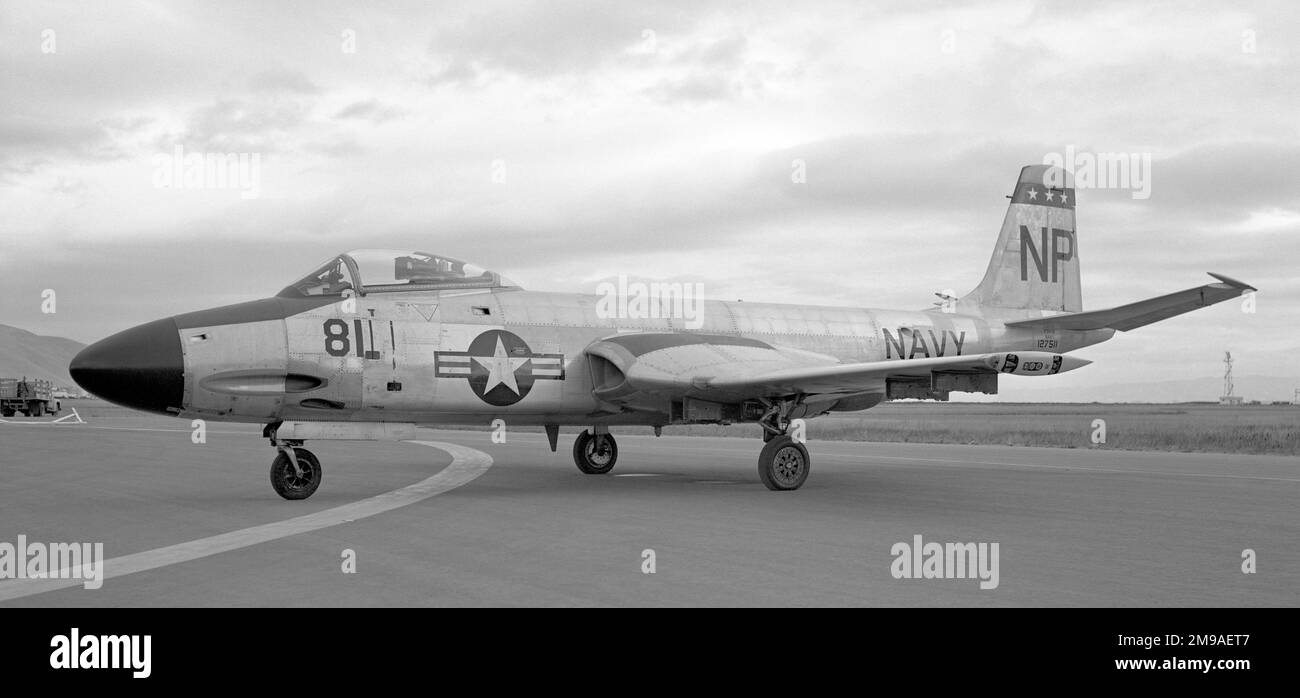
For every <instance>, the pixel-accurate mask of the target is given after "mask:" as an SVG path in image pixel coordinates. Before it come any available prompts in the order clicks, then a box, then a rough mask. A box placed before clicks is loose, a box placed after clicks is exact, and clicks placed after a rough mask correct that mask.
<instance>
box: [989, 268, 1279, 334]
mask: <svg viewBox="0 0 1300 698" xmlns="http://www.w3.org/2000/svg"><path fill="white" fill-rule="evenodd" d="M1210 276H1213V277H1214V278H1216V279H1218V280H1219V283H1217V284H1206V285H1204V286H1198V287H1196V288H1189V289H1187V290H1186V291H1178V292H1176V293H1170V294H1169V295H1165V296H1160V297H1158V298H1150V299H1147V300H1144V301H1138V302H1136V303H1129V304H1128V305H1121V306H1118V307H1115V308H1109V309H1107V310H1090V311H1088V312H1086V313H1070V314H1067V315H1054V316H1052V317H1045V318H1034V319H1032V320H1017V321H1015V322H1008V323H1007V327H1015V328H1025V329H1045V330H1047V329H1051V330H1080V331H1082V330H1104V329H1113V330H1120V331H1128V330H1132V329H1136V328H1138V327H1142V326H1144V325H1150V324H1151V323H1153V322H1159V321H1161V320H1165V319H1168V318H1171V317H1174V316H1175V315H1182V314H1183V313H1188V312H1191V311H1193V310H1196V309H1197V308H1204V307H1205V306H1207V305H1214V304H1215V303H1219V302H1222V301H1226V300H1229V299H1232V298H1236V297H1237V296H1240V295H1241V294H1243V293H1246V292H1248V291H1254V290H1255V287H1254V286H1251V285H1249V284H1245V283H1242V282H1240V281H1237V280H1236V279H1233V278H1229V277H1227V276H1223V275H1221V274H1215V273H1213V272H1211V273H1210Z"/></svg>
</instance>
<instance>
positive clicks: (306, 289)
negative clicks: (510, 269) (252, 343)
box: [280, 250, 519, 296]
mask: <svg viewBox="0 0 1300 698" xmlns="http://www.w3.org/2000/svg"><path fill="white" fill-rule="evenodd" d="M518 287H519V286H518V285H517V284H516V283H515V282H513V281H511V280H510V279H507V278H506V277H504V276H501V275H500V274H498V273H496V272H494V271H488V270H487V269H484V268H482V267H479V266H476V265H473V264H470V263H468V262H462V261H460V260H459V259H452V258H451V257H443V256H441V255H434V254H429V253H427V252H407V251H402V250H353V251H352V252H348V253H347V254H342V255H339V256H337V257H335V258H334V259H331V260H330V261H328V262H326V263H325V264H322V265H321V266H320V267H318V268H317V269H316V270H315V271H313V272H312V273H310V274H308V275H307V276H305V277H303V278H302V280H300V281H297V282H295V283H293V284H291V285H289V286H288V287H286V288H285V289H284V290H283V291H281V292H280V295H281V296H337V295H341V294H342V293H343V292H344V291H348V290H351V291H353V292H354V293H357V294H359V295H365V294H367V293H391V292H394V291H442V290H448V289H472V288H518Z"/></svg>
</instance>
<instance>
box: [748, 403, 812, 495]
mask: <svg viewBox="0 0 1300 698" xmlns="http://www.w3.org/2000/svg"><path fill="white" fill-rule="evenodd" d="M785 412H786V410H785V409H783V406H782V405H779V404H774V405H772V407H771V408H770V409H769V410H768V411H767V414H765V415H763V418H762V419H761V420H760V421H759V426H761V427H763V442H764V443H763V450H762V451H760V452H759V454H758V479H760V480H762V481H763V486H764V487H767V488H768V489H769V490H773V491H777V492H781V491H787V490H797V489H799V488H800V487H802V486H803V483H804V481H805V480H807V479H808V471H809V468H811V467H812V458H810V457H809V456H808V449H807V448H805V447H804V445H803V444H802V443H800V442H798V441H795V440H794V439H793V438H791V437H790V436H789V435H788V434H787V433H786V432H787V431H789V429H790V421H789V420H788V419H786V418H784V417H783V416H782V415H783V413H785Z"/></svg>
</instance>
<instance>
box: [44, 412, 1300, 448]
mask: <svg viewBox="0 0 1300 698" xmlns="http://www.w3.org/2000/svg"><path fill="white" fill-rule="evenodd" d="M64 406H65V408H68V407H75V408H77V410H78V413H79V414H80V415H81V416H82V417H83V418H85V419H86V421H87V422H90V423H91V424H101V425H117V426H122V425H129V426H147V427H160V428H172V429H185V428H188V427H189V422H188V421H187V420H178V419H174V418H170V417H164V416H160V415H150V414H146V413H142V412H136V411H133V410H128V409H125V408H121V407H117V406H115V405H110V404H107V403H104V402H102V401H99V400H65V401H64ZM64 414H68V412H64ZM20 419H21V418H20ZM1098 419H1101V420H1104V421H1105V425H1106V433H1105V442H1104V443H1093V435H1094V433H1097V428H1096V427H1094V426H1093V422H1094V420H1098ZM486 421H487V420H485V424H484V426H483V427H481V428H482V429H487V424H486ZM213 428H219V429H229V430H240V429H244V430H247V431H248V432H249V433H250V435H254V437H255V438H256V436H255V435H256V434H257V433H258V431H259V430H258V427H257V426H253V425H234V424H229V425H220V426H216V427H213ZM520 429H521V430H523V431H541V429H540V428H524V427H520ZM579 430H580V429H579V428H578V427H566V428H565V429H564V430H563V431H564V433H566V434H569V433H576V432H577V431H579ZM614 431H615V432H616V433H649V432H650V429H649V428H648V427H620V428H616V429H615V430H614ZM665 432H666V433H674V434H707V435H713V436H735V437H747V438H754V439H757V437H758V434H759V428H758V427H757V426H756V425H753V424H735V425H731V426H725V427H724V426H692V427H668V428H666V429H665ZM808 438H809V439H811V440H817V439H827V440H834V441H903V442H909V441H910V442H917V443H948V444H954V443H955V444H987V445H1007V446H1053V447H1059V448H1105V449H1120V450H1131V451H1201V452H1209V453H1259V454H1273V455H1293V456H1294V455H1300V407H1293V406H1287V405H1244V406H1241V407H1220V406H1218V405H1205V404H1180V405H1137V404H1123V405H1117V404H1044V403H1036V404H1013V403H971V402H966V403H956V402H954V403H932V402H890V403H885V404H882V405H879V406H877V407H874V408H872V409H870V410H866V411H864V412H857V413H852V414H846V415H830V416H826V417H818V418H817V419H812V420H809V421H808Z"/></svg>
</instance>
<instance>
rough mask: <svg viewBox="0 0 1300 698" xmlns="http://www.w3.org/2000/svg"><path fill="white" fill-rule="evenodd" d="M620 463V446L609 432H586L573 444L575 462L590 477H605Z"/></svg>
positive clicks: (579, 435)
mask: <svg viewBox="0 0 1300 698" xmlns="http://www.w3.org/2000/svg"><path fill="white" fill-rule="evenodd" d="M616 461H618V444H617V443H616V442H615V441H614V435H613V434H610V433H609V432H601V433H596V434H593V433H591V431H584V432H582V433H581V434H578V438H577V439H576V440H575V441H574V442H573V462H574V463H576V464H577V465H578V470H581V471H582V472H584V473H586V474H588V475H604V474H605V473H607V472H609V471H611V470H613V469H614V463H615V462H616Z"/></svg>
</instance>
